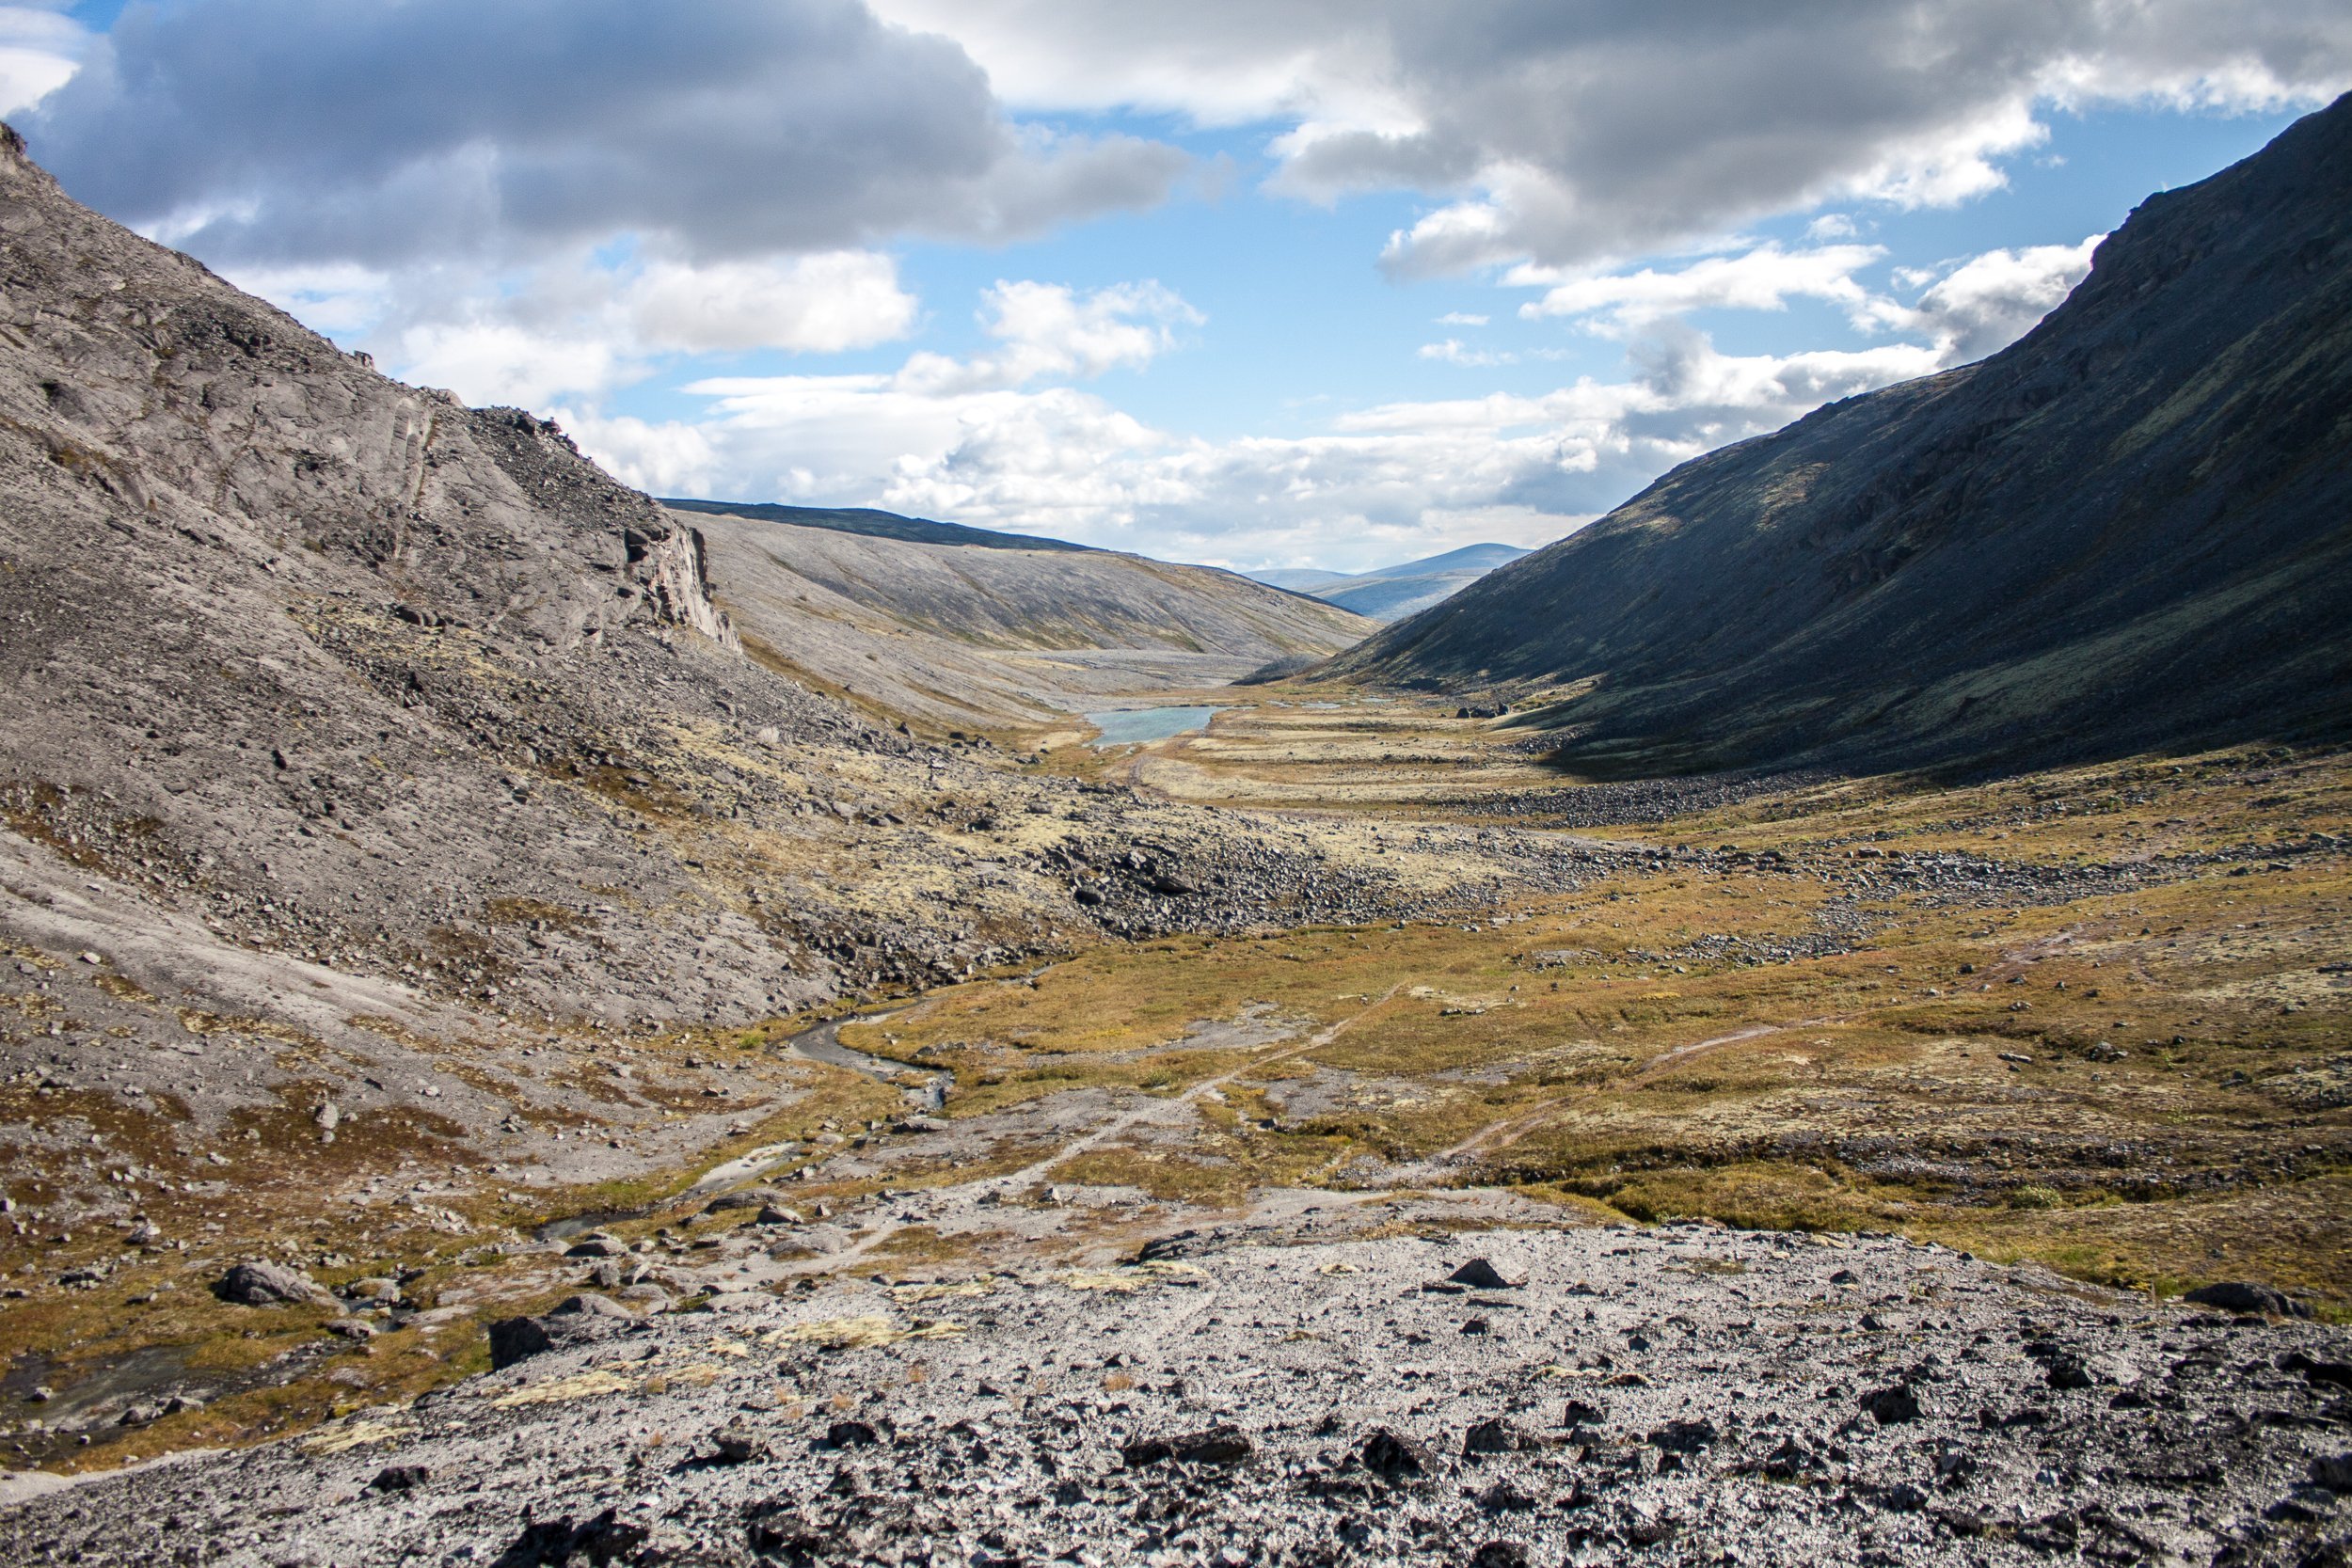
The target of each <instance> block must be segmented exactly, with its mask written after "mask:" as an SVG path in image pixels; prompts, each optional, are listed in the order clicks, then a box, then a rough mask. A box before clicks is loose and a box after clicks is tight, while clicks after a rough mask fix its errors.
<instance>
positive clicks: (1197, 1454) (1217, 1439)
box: [1171, 1426, 1258, 1465]
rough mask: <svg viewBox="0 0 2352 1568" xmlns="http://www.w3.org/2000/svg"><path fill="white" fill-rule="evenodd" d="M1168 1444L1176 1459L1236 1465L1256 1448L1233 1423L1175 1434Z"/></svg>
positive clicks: (1255, 1450) (1190, 1463)
mask: <svg viewBox="0 0 2352 1568" xmlns="http://www.w3.org/2000/svg"><path fill="white" fill-rule="evenodd" d="M1171 1446H1172V1447H1173V1448H1174V1449H1175V1450H1176V1458H1177V1460H1178V1461H1179V1462H1180V1463H1182V1464H1185V1465H1239V1464H1240V1463H1242V1461H1244V1460H1246V1459H1248V1458H1249V1457H1250V1456H1251V1455H1253V1454H1255V1453H1256V1452H1257V1451H1258V1450H1257V1447H1256V1445H1255V1444H1253V1443H1251V1442H1250V1441H1249V1439H1248V1438H1247V1437H1245V1436H1243V1435H1242V1433H1241V1431H1240V1429H1239V1428H1237V1427H1232V1426H1215V1427H1211V1428H1210V1429H1209V1430H1208V1431H1206V1432H1196V1433H1193V1434H1192V1435H1191V1436H1189V1437H1178V1438H1175V1439H1172V1440H1171Z"/></svg>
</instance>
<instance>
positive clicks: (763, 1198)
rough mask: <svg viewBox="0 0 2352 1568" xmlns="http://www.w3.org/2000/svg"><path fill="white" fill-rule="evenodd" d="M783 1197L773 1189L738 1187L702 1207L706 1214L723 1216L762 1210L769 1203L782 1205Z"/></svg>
mask: <svg viewBox="0 0 2352 1568" xmlns="http://www.w3.org/2000/svg"><path fill="white" fill-rule="evenodd" d="M783 1201H784V1195H783V1194H782V1193H780V1192H778V1191H776V1189H775V1188H773V1187H739V1188H737V1189H736V1190H735V1191H734V1192H731V1193H721V1194H720V1195H719V1196H717V1197H714V1198H712V1199H711V1200H710V1201H709V1202H708V1203H706V1204H704V1205H703V1212H704V1213H706V1214H723V1213H726V1212H729V1211H730V1210H735V1209H764V1208H766V1207H768V1206H769V1205H770V1204H771V1203H782V1202H783Z"/></svg>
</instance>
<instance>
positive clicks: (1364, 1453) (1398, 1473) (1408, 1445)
mask: <svg viewBox="0 0 2352 1568" xmlns="http://www.w3.org/2000/svg"><path fill="white" fill-rule="evenodd" d="M1356 1456H1357V1458H1358V1459H1359V1460H1361V1461H1362V1462H1363V1466H1364V1468H1365V1469H1367V1470H1370V1471H1371V1472H1372V1473H1373V1474H1374V1475H1375V1476H1378V1477H1380V1478H1381V1479H1382V1480H1383V1481H1406V1480H1409V1479H1411V1478H1413V1477H1415V1476H1424V1475H1427V1474H1428V1473H1429V1472H1430V1470H1431V1469H1433V1468H1434V1467H1435V1465H1436V1459H1435V1456H1433V1455H1432V1454H1431V1453H1430V1451H1429V1450H1428V1449H1425V1448H1423V1447H1422V1445H1421V1444H1419V1443H1416V1442H1415V1441H1413V1439H1411V1438H1410V1437H1406V1436H1405V1435H1403V1434H1401V1433H1395V1432H1391V1431H1390V1430H1389V1429H1388V1428H1387V1427H1375V1428H1374V1429H1373V1431H1372V1433H1371V1435H1369V1436H1367V1437H1366V1438H1365V1439H1364V1441H1363V1446H1362V1447H1361V1448H1359V1449H1357V1450H1356Z"/></svg>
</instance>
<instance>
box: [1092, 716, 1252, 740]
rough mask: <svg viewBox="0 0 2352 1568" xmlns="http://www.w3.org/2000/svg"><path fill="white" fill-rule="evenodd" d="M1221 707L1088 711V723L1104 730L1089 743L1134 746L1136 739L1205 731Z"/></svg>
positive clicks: (1150, 738) (1163, 737) (1156, 738)
mask: <svg viewBox="0 0 2352 1568" xmlns="http://www.w3.org/2000/svg"><path fill="white" fill-rule="evenodd" d="M1224 711H1225V710H1224V709H1223V708H1221V707H1131V708H1121V709H1120V710H1119V711H1118V712H1116V713H1089V714H1088V715H1087V716H1086V719H1087V722H1088V723H1089V724H1092V725H1093V726H1094V727H1095V728H1096V729H1098V730H1101V731H1102V732H1103V733H1102V734H1101V735H1099V736H1096V737H1095V738H1094V739H1093V740H1091V741H1089V742H1088V744H1089V745H1092V746H1133V745H1136V743H1137V742H1139V741H1145V740H1166V739H1167V738H1168V736H1173V735H1185V734H1188V733H1190V732H1191V731H1194V730H1205V729H1207V728H1208V727H1209V721H1210V720H1212V719H1214V718H1216V716H1217V715H1218V714H1220V713H1223V712H1224Z"/></svg>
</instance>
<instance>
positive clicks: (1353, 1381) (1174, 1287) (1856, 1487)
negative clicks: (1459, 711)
mask: <svg viewBox="0 0 2352 1568" xmlns="http://www.w3.org/2000/svg"><path fill="white" fill-rule="evenodd" d="M1265 1239H1266V1237H1265V1233H1263V1232H1261V1233H1258V1234H1257V1235H1256V1236H1252V1235H1249V1234H1246V1233H1245V1234H1227V1233H1220V1234H1219V1235H1218V1236H1216V1237H1214V1238H1208V1239H1195V1240H1193V1241H1190V1242H1186V1241H1185V1240H1184V1239H1181V1238H1180V1239H1178V1240H1176V1241H1175V1242H1173V1243H1159V1244H1158V1245H1156V1246H1154V1247H1152V1248H1149V1249H1147V1251H1148V1252H1149V1253H1150V1254H1151V1255H1152V1256H1150V1257H1149V1259H1147V1260H1144V1261H1141V1262H1139V1263H1129V1264H1126V1265H1121V1266H1118V1267H1112V1268H1105V1269H1102V1270H1099V1271H1093V1272H1077V1273H1070V1272H1063V1273H1050V1274H1038V1275H1021V1276H1015V1275H982V1276H977V1277H969V1278H961V1279H950V1280H938V1281H930V1282H924V1283H917V1284H909V1283H905V1282H901V1283H899V1284H898V1285H897V1286H896V1287H895V1288H894V1287H891V1286H886V1285H884V1284H882V1283H881V1282H880V1281H879V1280H876V1281H868V1282H855V1283H852V1282H841V1281H832V1282H824V1283H818V1282H814V1281H812V1282H810V1283H809V1284H808V1285H806V1286H803V1287H796V1288H790V1289H787V1290H785V1291H781V1292H778V1293H769V1292H765V1291H757V1292H743V1293H740V1294H735V1295H722V1296H719V1297H716V1298H712V1299H709V1300H707V1302H705V1303H703V1304H701V1305H700V1306H699V1308H698V1309H696V1310H691V1311H676V1312H671V1313H667V1314H664V1315H662V1316H660V1317H657V1318H653V1319H650V1320H644V1321H638V1320H634V1319H629V1318H625V1317H620V1316H614V1315H611V1314H610V1312H608V1311H602V1310H596V1311H573V1312H570V1313H558V1314H557V1315H555V1316H552V1317H549V1318H545V1319H540V1320H534V1325H535V1326H536V1327H537V1328H538V1329H540V1330H541V1331H542V1332H540V1333H537V1334H532V1333H530V1332H528V1331H526V1332H524V1333H523V1334H522V1336H521V1338H525V1339H541V1338H544V1339H546V1340H548V1341H550V1342H551V1343H552V1345H553V1346H554V1348H552V1349H548V1350H546V1351H543V1352H541V1353H539V1354H532V1355H530V1356H528V1357H527V1358H524V1359H521V1360H519V1361H516V1362H514V1363H513V1364H511V1365H509V1366H507V1367H505V1368H503V1369H502V1370H498V1371H494V1372H491V1373H488V1374H486V1375H484V1376H480V1377H476V1378H474V1379H471V1380H469V1382H467V1383H465V1384H462V1385H459V1386H456V1387H454V1388H453V1389H451V1390H448V1391H446V1392H444V1393H440V1394H437V1395H432V1396H428V1397H427V1398H425V1399H424V1400H422V1401H420V1402H418V1404H417V1405H416V1406H414V1407H413V1408H408V1409H390V1408H379V1409H373V1410H368V1411H362V1412H358V1413H355V1414H354V1415H352V1416H350V1417H348V1418H344V1419H342V1421H340V1422H338V1423H336V1424H332V1425H330V1426H328V1427H326V1428H324V1429H322V1430H320V1431H318V1432H316V1433H311V1434H310V1436H308V1437H306V1438H303V1439H300V1440H298V1441H294V1442H289V1443H283V1444H278V1445H276V1446H273V1447H268V1448H262V1449H253V1450H250V1451H246V1452H242V1453H233V1454H230V1453H218V1454H209V1455H195V1456H189V1457H184V1458H183V1459H181V1460H178V1461H176V1462H173V1463H170V1464H168V1465H165V1466H161V1467H150V1468H147V1469H144V1470H140V1471H137V1472H134V1473H129V1474H125V1475H121V1476H118V1477H113V1478H102V1479H97V1480H93V1481H87V1482H85V1483H83V1484H81V1485H78V1486H75V1487H72V1488H71V1489H68V1490H63V1491H58V1492H53V1493H50V1494H48V1495H46V1496H42V1497H36V1498H33V1499H32V1500H30V1501H26V1502H22V1503H20V1504H18V1505H17V1506H15V1507H14V1508H12V1509H9V1510H8V1511H7V1512H5V1513H0V1560H7V1561H8V1562H12V1563H26V1564H33V1563H52V1562H57V1563H62V1562H74V1563H85V1564H108V1563H139V1564H142V1565H144V1564H150V1563H153V1562H157V1561H164V1562H175V1563H177V1562H186V1563H194V1562H223V1563H240V1564H242V1563H251V1564H271V1565H278V1564H289V1565H291V1564H320V1565H324V1564H339V1565H340V1564H354V1565H356V1564H363V1563H395V1562H423V1563H443V1562H445V1563H464V1562H472V1563H492V1562H495V1563H503V1564H508V1565H516V1564H529V1563H543V1562H547V1563H552V1562H582V1563H602V1562H627V1563H652V1562H663V1563H712V1564H717V1563H755V1562H884V1563H938V1564H946V1563H955V1564H967V1563H969V1564H1010V1563H1016V1562H1043V1561H1046V1560H1066V1561H1073V1562H1079V1563H1110V1562H1137V1561H1140V1562H1149V1563H1155V1564H1162V1563H1164V1564H1173V1563H1219V1564H1230V1565H1240V1564H1244V1563H1255V1562H1265V1563H1276V1562H1337V1561H1349V1562H1388V1561H1398V1562H1403V1561H1411V1562H1458V1563H1471V1564H1478V1565H1481V1568H1493V1565H1500V1564H1517V1563H1543V1564H1550V1563H1600V1562H1618V1561H1633V1562H1659V1563H1668V1562H1677V1563H1678V1562H1692V1563H1699V1562H1740V1563H1800V1562H1802V1563H1813V1562H1820V1561H1834V1562H1864V1563H1871V1562H1883V1563H1896V1562H1903V1563H1912V1562H1947V1561H1948V1562H1971V1563H1979V1562H2043V1561H2053V1560H2078V1559H2088V1560H2093V1561H2100V1562H2110V1563H2122V1562H2152V1563H2153V1562H2175V1561H2180V1562H2187V1561H2195V1562H2200V1563H2203V1562H2217V1563H2274V1562H2275V1563H2281V1564H2296V1565H2301V1564H2307V1563H2309V1564H2319V1563H2341V1562H2343V1561H2344V1560H2345V1555H2344V1554H2345V1552H2346V1549H2347V1548H2346V1542H2347V1540H2352V1537H2348V1536H2347V1534H2346V1531H2347V1529H2348V1528H2352V1510H2347V1509H2346V1508H2345V1506H2344V1499H2343V1497H2341V1495H2340V1493H2339V1491H2338V1490H2335V1489H2336V1488H2344V1487H2352V1473H2348V1472H2352V1457H2347V1454H2346V1450H2347V1448H2352V1398H2348V1397H2347V1387H2346V1380H2347V1379H2352V1366H2348V1365H2347V1364H2346V1360H2347V1356H2352V1336H2347V1335H2346V1334H2345V1332H2344V1331H2343V1330H2341V1329H2335V1328H2328V1327H2322V1326H2318V1325H2314V1324H2312V1323H2299V1322H2295V1321H2292V1320H2282V1319H2265V1318H2260V1317H2255V1316H2250V1315H2249V1316H2237V1315H2225V1314H2217V1313H2216V1312H2213V1311H2211V1310H2209V1309H2197V1308H2184V1307H2174V1306H2156V1305H2152V1304H2151V1303H2149V1302H2148V1301H2146V1300H2145V1299H2143V1298H2137V1297H2132V1296H2126V1295H2122V1294H2116V1293H2111V1292H2106V1291H2097V1290H2092V1289H2089V1288H2086V1287H2082V1286H2079V1285H2075V1284H2072V1283H2069V1282H2066V1281H2063V1280H2061V1279H2059V1278H2058V1277H2057V1276H2056V1275H2050V1274H2047V1273H2045V1272H2042V1271H2041V1270H2039V1269H2031V1268H2019V1269H2012V1268H2005V1267H2001V1266H1996V1265H1994V1264H1992V1263H1988V1262H1985V1261H1982V1260H1979V1259H1970V1258H1968V1257H1967V1256H1965V1255H1964V1254H1959V1253H1954V1252H1950V1251H1948V1250H1945V1249H1942V1248H1938V1247H1933V1246H1920V1245H1915V1244H1912V1243H1906V1242H1902V1241H1899V1240H1895V1239H1889V1238H1861V1239H1857V1240H1854V1241H1851V1242H1845V1241H1842V1240H1841V1241H1829V1240H1824V1241H1818V1242H1817V1241H1815V1240H1813V1239H1810V1238H1806V1237H1802V1236H1791V1235H1775V1234H1760V1233H1758V1234H1750V1233H1740V1232H1733V1231H1727V1230H1724V1229H1720V1228H1714V1227H1704V1226H1697V1225H1692V1226H1684V1227H1664V1228H1659V1229H1650V1230H1633V1229H1624V1228H1610V1229H1583V1230H1545V1231H1516V1232H1502V1231H1496V1232H1487V1233H1484V1234H1472V1235H1464V1234H1451V1233H1446V1232H1440V1231H1427V1232H1423V1233H1421V1234H1415V1235H1404V1236H1396V1237H1391V1238H1388V1239H1383V1240H1375V1241H1354V1242H1347V1243H1339V1244H1328V1245H1291V1246H1277V1245H1268V1244H1263V1243H1264V1241H1265ZM1476 1258H1484V1259H1487V1260H1489V1262H1490V1265H1491V1267H1492V1268H1493V1269H1494V1270H1495V1271H1496V1272H1497V1274H1499V1275H1501V1276H1502V1279H1503V1280H1505V1281H1507V1282H1509V1283H1504V1284H1502V1285H1499V1286H1498V1285H1491V1284H1489V1285H1481V1284H1479V1283H1477V1282H1476V1281H1475V1280H1474V1279H1473V1280H1472V1281H1470V1283H1466V1284H1457V1283H1454V1282H1453V1281H1452V1280H1451V1279H1450V1277H1449V1276H1451V1275H1455V1274H1456V1273H1457V1271H1461V1270H1463V1269H1464V1266H1465V1265H1468V1264H1470V1263H1471V1262H1472V1259H1476Z"/></svg>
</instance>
